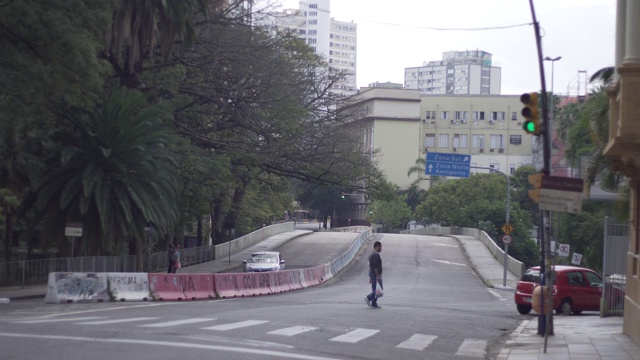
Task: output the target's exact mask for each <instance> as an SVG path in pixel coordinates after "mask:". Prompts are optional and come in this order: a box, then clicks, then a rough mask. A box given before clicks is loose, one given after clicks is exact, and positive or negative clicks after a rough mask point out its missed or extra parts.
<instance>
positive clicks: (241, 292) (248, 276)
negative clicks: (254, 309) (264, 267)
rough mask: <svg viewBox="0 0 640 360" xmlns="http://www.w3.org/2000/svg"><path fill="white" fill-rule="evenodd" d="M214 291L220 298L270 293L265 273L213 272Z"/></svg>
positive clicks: (267, 277) (267, 276)
mask: <svg viewBox="0 0 640 360" xmlns="http://www.w3.org/2000/svg"><path fill="white" fill-rule="evenodd" d="M213 277H214V279H215V280H214V286H215V291H216V293H217V294H218V296H220V297H221V298H234V297H244V296H256V295H267V294H271V293H272V291H271V288H270V287H269V275H267V273H241V274H213Z"/></svg>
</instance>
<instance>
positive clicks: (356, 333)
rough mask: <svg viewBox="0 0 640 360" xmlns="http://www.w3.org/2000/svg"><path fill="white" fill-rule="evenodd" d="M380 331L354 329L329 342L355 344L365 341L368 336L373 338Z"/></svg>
mask: <svg viewBox="0 0 640 360" xmlns="http://www.w3.org/2000/svg"><path fill="white" fill-rule="evenodd" d="M379 332H380V330H372V329H355V330H353V331H350V332H348V333H346V334H343V335H340V336H336V337H334V338H332V339H329V341H338V342H346V343H356V342H358V341H360V340H362V339H366V338H368V337H370V336H373V335H375V334H377V333H379Z"/></svg>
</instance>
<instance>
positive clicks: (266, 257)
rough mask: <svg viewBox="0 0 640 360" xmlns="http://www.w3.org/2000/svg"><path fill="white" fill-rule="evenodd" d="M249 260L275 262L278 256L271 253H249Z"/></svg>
mask: <svg viewBox="0 0 640 360" xmlns="http://www.w3.org/2000/svg"><path fill="white" fill-rule="evenodd" d="M251 262H253V263H274V264H275V263H277V262H278V257H277V256H276V255H272V254H253V255H251Z"/></svg>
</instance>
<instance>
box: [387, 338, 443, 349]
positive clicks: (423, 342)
mask: <svg viewBox="0 0 640 360" xmlns="http://www.w3.org/2000/svg"><path fill="white" fill-rule="evenodd" d="M437 338H438V337H437V336H434V335H423V334H413V335H412V336H411V337H410V338H408V339H407V340H405V341H403V342H401V343H400V344H398V345H396V347H397V348H401V349H410V350H419V351H422V350H424V349H426V348H427V346H429V345H431V343H432V342H433V340H435V339H437Z"/></svg>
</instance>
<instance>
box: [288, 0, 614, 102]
mask: <svg viewBox="0 0 640 360" xmlns="http://www.w3.org/2000/svg"><path fill="white" fill-rule="evenodd" d="M279 1H280V3H281V4H282V5H283V6H284V7H286V8H298V0H279ZM534 5H535V7H536V8H535V10H536V16H537V18H538V22H539V23H540V27H541V33H542V36H543V38H542V49H543V57H545V56H549V57H551V58H555V57H557V56H562V59H561V60H559V61H556V62H555V66H554V68H555V69H554V74H555V76H554V78H555V80H554V90H555V92H556V93H561V94H566V93H567V91H568V89H569V88H570V89H571V90H570V91H571V92H572V93H573V94H575V92H576V91H577V88H578V81H577V80H578V72H579V71H586V73H587V75H588V76H591V74H593V73H594V72H595V71H596V70H598V69H600V68H603V67H606V66H612V65H613V62H614V47H615V8H616V2H615V0H536V1H534ZM331 16H332V17H333V18H335V19H336V20H339V21H353V22H355V23H357V24H358V73H357V83H358V86H359V87H362V86H367V85H368V84H369V83H372V82H375V81H380V82H385V81H391V82H397V83H403V82H404V81H403V78H404V68H405V67H414V66H420V65H422V63H423V62H424V61H432V60H440V59H441V58H442V53H443V52H445V51H450V50H475V49H480V50H484V51H487V52H489V53H491V54H493V60H494V64H495V65H497V66H500V67H501V68H502V94H520V93H523V92H528V91H537V90H539V89H540V87H541V86H540V72H539V68H538V63H537V50H536V43H535V37H534V30H533V26H531V25H525V26H520V27H512V28H508V29H496V30H484V31H456V30H448V31H438V30H430V29H425V28H424V27H430V28H447V29H455V28H465V29H468V28H486V27H503V26H510V25H518V24H527V23H531V22H532V20H531V10H530V7H529V1H528V0H486V1H481V0H394V1H388V0H385V1H383V0H332V1H331ZM545 65H546V67H545V74H546V78H547V90H549V91H550V90H551V62H545ZM582 78H583V82H582V83H583V84H584V75H582Z"/></svg>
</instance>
